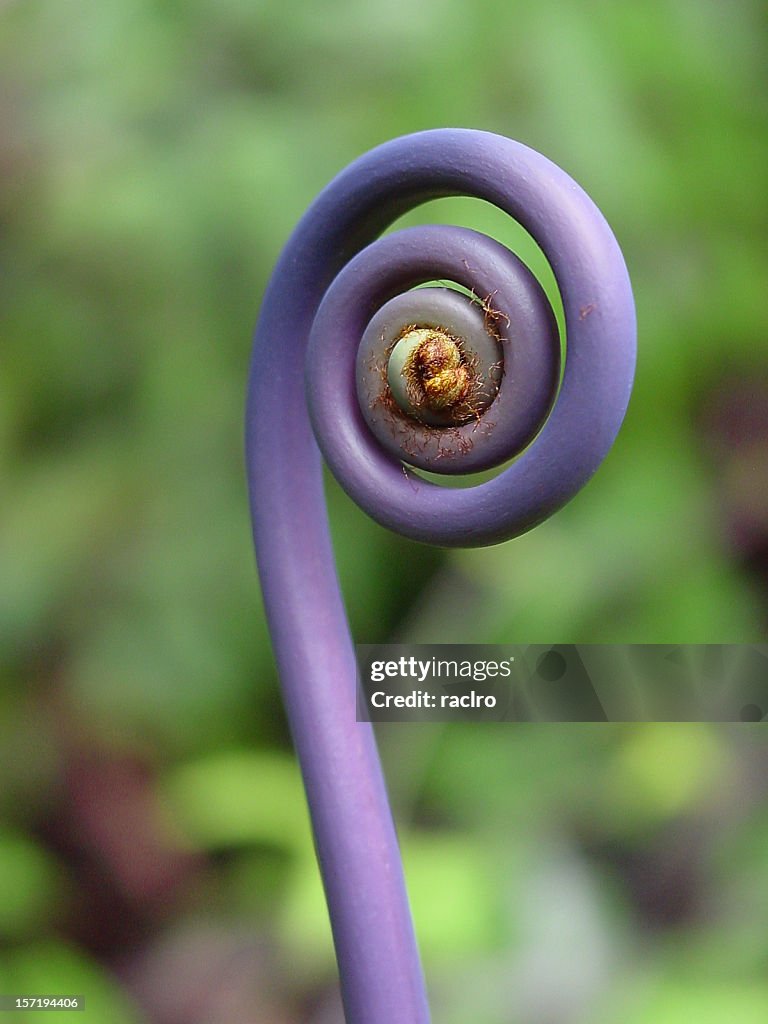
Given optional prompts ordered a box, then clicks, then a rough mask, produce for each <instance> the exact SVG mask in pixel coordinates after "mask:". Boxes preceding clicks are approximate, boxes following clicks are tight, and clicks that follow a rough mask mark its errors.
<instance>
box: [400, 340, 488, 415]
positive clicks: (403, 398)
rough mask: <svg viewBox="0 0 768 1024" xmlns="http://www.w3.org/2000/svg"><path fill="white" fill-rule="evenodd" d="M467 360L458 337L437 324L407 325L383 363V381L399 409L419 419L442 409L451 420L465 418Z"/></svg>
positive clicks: (467, 411)
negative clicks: (423, 325) (384, 366)
mask: <svg viewBox="0 0 768 1024" xmlns="http://www.w3.org/2000/svg"><path fill="white" fill-rule="evenodd" d="M472 382H473V378H472V373H471V367H470V365H469V361H468V360H467V358H466V356H465V355H464V352H463V350H462V343H461V340H460V339H458V338H455V337H453V336H452V335H451V334H448V333H447V332H446V331H443V330H441V329H440V328H434V327H416V326H414V327H408V328H407V329H406V330H405V331H404V333H403V334H402V336H401V337H400V338H399V339H398V341H397V342H396V344H395V346H394V348H393V349H392V352H391V354H390V356H389V362H388V364H387V384H388V386H389V389H390V391H391V393H392V397H393V398H394V400H395V401H396V402H397V404H398V406H399V407H400V408H401V409H402V410H403V412H405V413H407V414H409V415H412V416H414V417H416V418H417V419H420V418H422V417H423V415H424V413H425V412H426V413H427V414H428V413H444V414H447V416H448V418H449V419H450V421H451V422H453V423H461V422H463V421H464V420H467V419H469V417H470V415H471V409H469V408H468V402H467V398H468V396H469V393H470V391H471V390H472Z"/></svg>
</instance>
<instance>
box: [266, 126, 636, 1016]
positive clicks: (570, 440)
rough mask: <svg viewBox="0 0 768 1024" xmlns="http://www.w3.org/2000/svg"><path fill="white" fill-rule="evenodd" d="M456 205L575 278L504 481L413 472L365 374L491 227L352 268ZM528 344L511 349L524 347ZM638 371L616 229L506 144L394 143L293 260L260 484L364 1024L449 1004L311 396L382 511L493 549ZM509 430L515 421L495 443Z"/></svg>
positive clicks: (354, 173)
mask: <svg viewBox="0 0 768 1024" xmlns="http://www.w3.org/2000/svg"><path fill="white" fill-rule="evenodd" d="M447 195H469V196H476V197H479V198H482V199H486V200H488V201H490V202H491V203H494V204H495V205H496V206H499V207H500V208H501V209H503V210H506V211H507V212H508V213H509V214H510V215H511V216H513V217H514V218H515V219H516V220H518V221H519V222H520V223H521V224H523V225H524V226H525V227H526V228H527V229H528V230H529V231H530V233H531V234H532V235H533V237H534V238H535V239H536V240H537V242H538V243H539V245H540V246H541V248H542V250H543V251H544V254H545V255H546V256H547V258H548V259H549V262H550V264H551V266H552V268H553V270H554V272H555V276H556V279H557V282H558V286H559V288H560V292H561V296H562V301H563V306H564V311H565V322H566V335H567V355H566V361H565V370H564V375H563V380H562V384H561V387H560V391H559V394H558V396H557V400H556V403H555V405H554V408H553V409H552V411H551V413H550V415H549V418H548V419H547V420H546V423H545V425H544V427H543V429H542V430H541V431H540V432H539V433H538V435H537V436H536V438H535V440H534V442H533V444H531V445H529V447H527V449H526V450H525V451H524V452H523V454H522V455H521V456H520V457H519V458H518V459H516V461H515V462H514V463H512V464H511V465H510V466H509V467H508V468H507V469H505V470H504V471H503V472H502V473H500V474H499V475H498V476H497V477H495V478H494V479H493V480H491V481H489V482H486V483H483V484H480V485H478V486H476V487H471V488H465V489H443V488H441V487H439V486H435V485H433V484H429V483H426V482H425V481H423V480H422V479H420V478H417V477H414V476H413V475H412V474H408V475H406V474H405V473H404V472H403V468H402V465H401V463H400V462H399V461H398V460H397V459H396V458H393V456H392V455H391V454H389V453H388V452H386V451H384V449H383V448H382V447H381V446H380V445H379V444H378V442H377V441H376V439H375V438H374V437H373V435H372V434H371V433H370V431H369V429H368V427H367V426H366V423H365V421H364V419H363V417H362V414H361V410H360V406H359V404H358V398H357V388H356V377H355V351H356V348H357V345H358V344H359V341H360V337H361V335H362V332H363V330H364V328H365V325H366V324H367V322H368V320H370V318H371V316H372V315H373V314H374V313H375V311H376V309H377V308H378V307H379V306H380V305H382V303H383V302H384V301H387V300H388V299H389V298H391V297H392V295H393V294H395V292H396V291H397V290H398V289H402V288H407V287H410V286H411V285H412V284H414V283H418V282H419V281H424V280H430V279H439V278H451V279H453V280H455V281H458V282H459V283H461V284H465V285H467V286H468V287H475V285H476V284H477V282H475V281H474V279H473V277H472V264H473V261H472V260H471V259H467V253H468V247H469V248H471V246H472V241H471V239H470V237H469V236H470V235H471V234H473V233H468V232H461V231H457V230H455V231H454V234H452V235H448V234H444V233H441V234H440V236H439V241H437V242H436V241H435V235H434V232H435V230H436V229H429V228H425V229H411V231H408V232H401V233H398V234H397V235H394V236H388V237H387V238H386V239H382V241H381V242H379V243H376V246H371V248H370V249H369V250H367V251H366V252H365V253H362V254H361V255H360V256H359V257H357V258H355V259H353V257H355V256H356V254H357V253H359V252H360V250H362V249H364V247H366V246H368V245H369V243H371V242H372V241H373V240H374V239H376V238H377V236H378V235H379V234H380V233H381V232H382V231H383V230H384V229H385V228H386V227H387V226H388V225H389V224H390V223H392V221H394V220H395V219H396V218H397V217H399V216H400V215H402V214H403V213H405V212H406V211H407V210H409V209H411V208H412V207H414V206H417V205H419V204H420V203H422V202H425V201H427V200H430V199H435V198H438V197H440V196H447ZM448 230H451V229H448ZM420 231H423V232H424V234H423V235H420V234H419V232H420ZM430 232H432V233H433V234H432V235H430ZM420 239H423V240H424V242H425V244H427V248H428V249H430V251H433V254H434V250H437V251H438V253H439V259H438V263H437V265H435V264H432V263H429V261H428V260H426V258H425V257H424V256H423V254H420ZM479 259H480V257H479V256H478V260H479ZM350 261H351V262H350ZM493 264H494V261H493V259H491V260H490V263H486V264H484V267H483V270H482V272H481V276H482V274H485V275H488V274H491V273H492V271H493V269H494V267H493ZM342 268H346V269H344V270H343V272H342V273H341V274H340V271H342ZM500 272H501V273H502V274H503V273H504V270H503V268H500ZM337 275H339V277H338V280H337V281H336V283H335V285H334V288H333V289H332V291H331V292H330V293H329V294H328V296H327V298H326V300H325V302H323V297H324V295H325V293H326V291H327V290H328V289H329V286H330V285H331V282H332V281H333V280H334V278H336V276H337ZM487 284H488V281H487V280H486V279H485V278H484V279H483V281H482V282H481V284H480V285H479V286H477V287H476V288H475V290H476V294H479V295H482V294H489V293H490V292H491V291H492V290H493V289H492V288H487V290H484V289H486V285H487ZM505 286H506V285H505V284H504V282H502V284H501V285H499V287H502V288H503V287H505ZM321 302H322V303H323V305H322V308H321ZM315 321H316V322H315ZM313 322H315V326H314V329H313ZM310 331H312V334H313V337H312V356H311V362H310V366H309V374H308V381H309V384H308V387H309V393H308V394H305V363H306V361H307V346H308V339H309V336H310ZM516 351H517V350H516V348H515V346H514V345H513V344H510V346H509V356H510V358H513V357H514V354H515V352H516ZM529 358H530V359H533V356H530V357H526V359H529ZM634 363H635V313H634V304H633V300H632V293H631V289H630V284H629V279H628V276H627V272H626V268H625V265H624V261H623V258H622V256H621V252H620V250H619V247H618V245H617V243H616V241H615V239H614V237H613V234H612V233H611V231H610V228H609V227H608V225H607V224H606V222H605V220H604V219H603V217H602V215H601V214H600V212H599V211H598V210H597V208H596V207H595V205H594V204H593V203H592V201H591V200H590V199H589V198H588V197H587V196H586V194H585V193H584V192H583V191H582V190H581V189H580V188H579V186H578V185H576V184H575V182H573V181H572V180H571V179H570V178H569V177H568V176H567V175H566V174H565V173H564V172H563V171H561V170H560V169H559V168H558V167H556V166H555V165H554V164H552V163H551V162H550V161H549V160H547V159H546V158H545V157H543V156H541V155H540V154H538V153H536V152H534V151H533V150H531V149H528V148H527V147H525V146H523V145H521V144H519V143H516V142H512V141H510V140H509V139H505V138H502V137H499V136H495V135H491V134H488V133H485V132H478V131H470V130H464V129H441V130H436V131H429V132H422V133H419V134H416V135H411V136H406V137H404V138H400V139H395V140H394V141H392V142H389V143H386V144H385V145H383V146H380V147H378V148H377V149H375V150H373V151H371V152H370V153H368V154H366V155H365V156H363V157H361V158H360V159H359V160H357V161H355V162H354V163H353V164H351V165H350V166H349V167H348V168H347V169H346V170H345V171H343V172H342V173H341V174H340V175H339V176H338V177H337V178H336V179H335V180H334V181H332V182H331V184H330V185H329V186H328V187H327V188H326V189H325V190H324V191H323V192H322V193H321V194H320V195H319V196H318V198H317V199H316V200H315V202H314V203H313V204H312V205H311V207H310V208H309V210H308V211H307V213H306V214H305V215H304V217H303V218H302V220H301V222H300V223H299V225H298V227H297V228H296V230H295V231H294V233H293V235H292V236H291V238H290V240H289V241H288V244H287V245H286V247H285V249H284V251H283V253H282V255H281V257H280V260H279V262H278V264H277V267H276V269H275V272H274V274H273V276H272V279H271V281H270V284H269V286H268V289H267V292H266V295H265V297H264V302H263V305H262V309H261V316H260V320H259V324H258V328H257V331H256V336H255V343H254V349H253V357H252V362H251V371H250V380H249V388H248V406H247V459H248V475H249V488H250V499H251V510H252V517H253V531H254V542H255V546H256V555H257V560H258V565H259V572H260V577H261V584H262V589H263V593H264V602H265V607H266V614H267V618H268V622H269V627H270V630H271V634H272V640H273V644H274V649H275V654H276V658H277V664H278V668H279V671H280V677H281V680H282V687H283V693H284V699H285V705H286V709H287V712H288V717H289V721H290V726H291V730H292V734H293V739H294V743H295V746H296V750H297V753H298V757H299V760H300V763H301V768H302V773H303V776H304V782H305V786H306V791H307V798H308V802H309V808H310V813H311V818H312V825H313V829H314V833H315V841H316V847H317V854H318V860H319V863H320V870H321V872H322V876H323V881H324V884H325V891H326V897H327V900H328V907H329V912H330V918H331V925H332V929H333V936H334V942H335V947H336V955H337V958H338V963H339V971H340V975H341V987H342V997H343V1001H344V1008H345V1013H346V1019H347V1022H348V1024H426V1022H427V1021H428V1020H429V1009H428V1006H427V1000H426V996H425V991H424V982H423V978H422V972H421V967H420V964H419V958H418V952H417V949H416V943H415V940H414V935H413V928H412V925H411V920H410V913H409V909H408V902H407V897H406V892H405V886H404V882H403V874H402V868H401V862H400V855H399V851H398V846H397V839H396V835H395V830H394V825H393V822H392V816H391V812H390V808H389V804H388V800H387V794H386V789H385V786H384V781H383V778H382V774H381V769H380V765H379V760H378V754H377V751H376V746H375V740H374V736H373V733H372V729H371V726H370V725H369V724H365V723H359V722H356V720H355V695H356V667H355V654H354V648H353V644H352V640H351V637H350V632H349V627H348V624H347V619H346V615H345V611H344V606H343V602H342V598H341V594H340V591H339V584H338V580H337V576H336V568H335V565H334V558H333V551H332V548H331V541H330V536H329V532H328V522H327V514H326V507H325V500H324V495H323V484H322V476H321V458H320V454H319V451H318V448H317V444H316V442H315V436H314V433H313V429H312V426H311V424H310V416H309V412H308V403H309V405H310V406H311V409H312V416H313V421H314V424H315V428H316V430H317V432H318V437H319V438H320V440H321V442H322V445H323V452H324V455H325V457H326V460H327V461H328V463H329V465H330V467H331V469H332V470H333V472H334V474H335V475H336V476H337V478H338V479H339V481H340V482H341V484H342V486H344V488H345V489H346V490H347V491H348V492H349V493H350V494H351V495H352V496H353V497H354V499H355V500H356V501H357V502H358V503H359V504H360V505H361V506H362V507H363V508H364V509H365V510H366V511H367V512H368V513H369V514H370V515H371V516H373V518H375V519H377V520H378V521H379V522H381V523H384V524H385V525H387V526H389V527H391V528H392V529H394V530H397V531H398V532H400V533H402V534H404V535H405V536H408V537H412V538H415V539H418V540H421V541H426V542H431V543H435V544H442V545H456V546H468V545H481V544H489V543H495V542H498V541H502V540H505V539H508V538H510V537H513V536H516V535H518V534H520V533H522V532H524V531H525V530H527V529H530V528H531V527H532V526H534V525H536V524H537V523H539V522H541V521H542V520H543V519H545V518H546V517H547V516H549V515H551V514H552V513H553V512H554V511H556V510H557V509H558V508H560V507H562V505H564V504H565V503H566V502H567V501H568V500H569V499H570V498H571V497H572V496H573V495H574V494H575V493H576V492H577V491H578V490H579V489H580V488H581V487H582V486H583V485H584V484H585V483H586V482H587V481H588V480H589V478H590V477H591V476H592V474H593V473H594V471H595V470H596V469H597V467H598V465H599V464H600V462H601V461H602V459H603V458H604V457H605V455H606V453H607V451H608V449H609V448H610V446H611V444H612V442H613V440H614V438H615V435H616V433H617V431H618V429H619V426H620V425H621V421H622V419H623V416H624V412H625V410H626V406H627V402H628V400H629V394H630V390H631V386H632V379H633V373H634ZM526 367H529V363H527V362H524V363H522V364H521V365H520V371H521V373H522V374H523V378H524V374H525V370H526ZM518 376H519V375H518V374H515V377H516V379H517V377H518ZM505 379H506V371H505ZM503 387H504V383H503V382H502V388H503ZM532 387H535V382H532ZM513 404H514V403H513ZM495 405H496V403H495V402H494V403H493V404H492V405H491V406H490V410H493V408H494V406H495ZM490 410H489V411H490ZM513 411H514V410H513ZM527 429H528V428H527ZM502 430H503V424H502V423H499V424H497V425H495V432H494V434H493V436H494V437H495V436H496V433H498V432H500V431H502ZM518 440H519V439H518ZM491 443H493V442H491ZM517 448H518V450H519V444H518V445H517ZM509 454H510V455H511V454H514V446H513V451H511V452H510V453H509Z"/></svg>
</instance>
